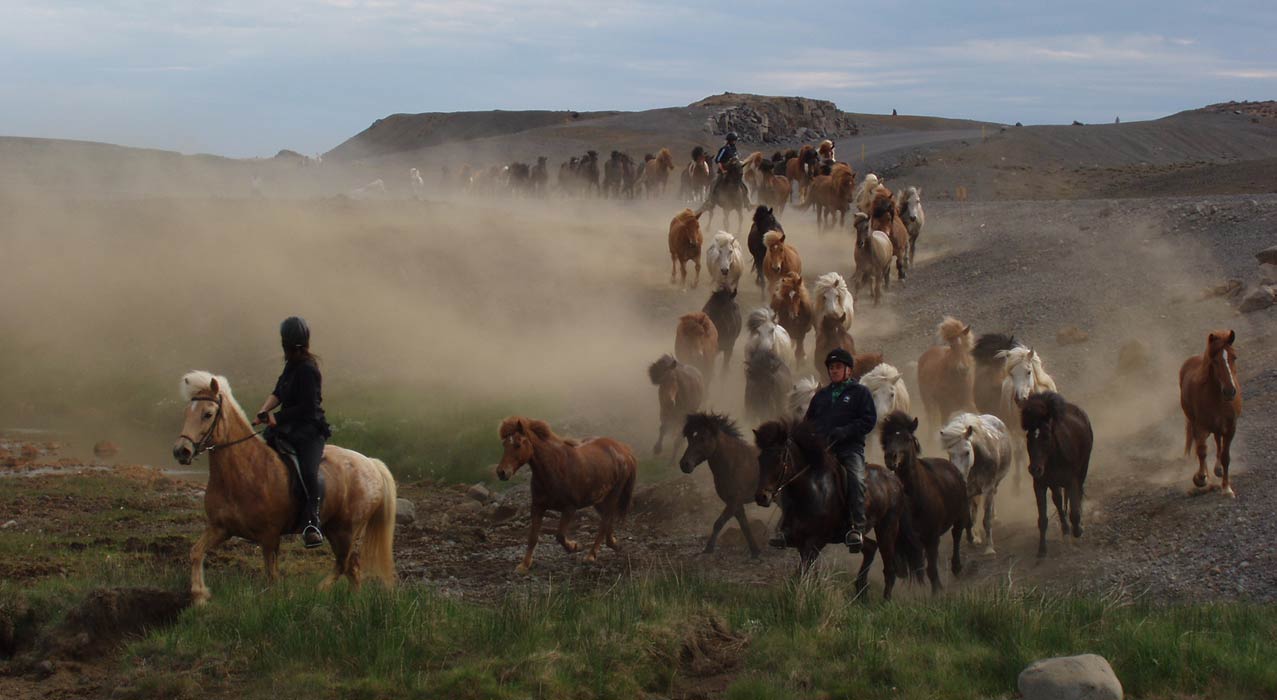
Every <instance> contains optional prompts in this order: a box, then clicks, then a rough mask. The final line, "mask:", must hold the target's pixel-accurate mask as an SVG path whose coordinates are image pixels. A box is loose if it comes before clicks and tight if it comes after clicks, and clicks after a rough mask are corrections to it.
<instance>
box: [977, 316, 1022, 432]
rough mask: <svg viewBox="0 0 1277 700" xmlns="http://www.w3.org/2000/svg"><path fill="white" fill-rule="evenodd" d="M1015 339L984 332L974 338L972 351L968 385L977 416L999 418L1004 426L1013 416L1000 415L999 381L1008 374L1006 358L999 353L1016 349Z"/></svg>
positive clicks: (1000, 392)
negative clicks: (972, 364)
mask: <svg viewBox="0 0 1277 700" xmlns="http://www.w3.org/2000/svg"><path fill="white" fill-rule="evenodd" d="M1018 345H1019V343H1017V342H1016V340H1015V336H1012V335H1005V334H1002V333H985V334H984V335H982V336H980V337H979V338H977V339H976V341H975V345H974V346H973V347H972V348H971V359H972V360H973V361H974V362H975V373H974V375H973V378H972V382H971V385H972V386H971V396H972V400H973V401H974V402H975V408H976V413H987V414H989V415H993V416H997V417H998V418H1001V419H1002V422H1003V423H1007V425H1010V424H1011V423H1010V422H1008V421H1014V420H1015V418H1016V417H1015V416H1006V415H1003V411H1002V410H1001V409H1002V380H1003V379H1004V378H1006V374H1007V360H1006V356H1005V355H1003V356H1001V357H999V356H998V353H1000V352H1003V351H1005V350H1010V349H1011V348H1014V347H1016V346H1018Z"/></svg>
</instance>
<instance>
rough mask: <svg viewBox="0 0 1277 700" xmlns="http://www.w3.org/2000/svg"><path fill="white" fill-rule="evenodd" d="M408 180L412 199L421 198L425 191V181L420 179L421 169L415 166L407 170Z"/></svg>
mask: <svg viewBox="0 0 1277 700" xmlns="http://www.w3.org/2000/svg"><path fill="white" fill-rule="evenodd" d="M408 181H409V183H411V185H412V197H413V199H421V198H422V197H423V196H424V195H425V193H426V181H425V180H423V179H421V171H419V170H417V169H416V168H412V169H411V170H409V171H408Z"/></svg>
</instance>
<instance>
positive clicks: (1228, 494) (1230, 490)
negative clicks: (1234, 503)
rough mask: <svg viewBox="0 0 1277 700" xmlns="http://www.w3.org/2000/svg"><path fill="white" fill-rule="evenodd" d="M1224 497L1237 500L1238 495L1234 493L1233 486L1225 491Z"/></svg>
mask: <svg viewBox="0 0 1277 700" xmlns="http://www.w3.org/2000/svg"><path fill="white" fill-rule="evenodd" d="M1224 495H1225V496H1228V497H1229V498H1237V494H1235V493H1233V487H1232V486H1229V487H1228V488H1226V489H1224Z"/></svg>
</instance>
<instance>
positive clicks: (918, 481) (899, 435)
mask: <svg viewBox="0 0 1277 700" xmlns="http://www.w3.org/2000/svg"><path fill="white" fill-rule="evenodd" d="M879 429H880V430H881V431H882V434H881V435H880V436H879V438H880V440H881V442H882V454H883V456H884V458H885V459H886V462H887V468H888V469H890V470H891V471H893V472H895V473H896V476H898V477H900V481H901V483H903V484H904V490H905V497H906V498H907V499H908V502H909V504H910V509H911V512H912V515H913V527H914V531H915V532H917V533H918V538H919V539H920V540H921V541H922V546H923V548H924V549H926V552H927V578H929V579H931V592H932V593H939V592H940V569H939V566H938V564H937V562H938V561H939V559H940V536H941V535H943V534H944V533H946V532H950V533H952V535H953V559H952V560H951V564H950V570H951V571H952V572H953V575H954V576H955V577H956V576H957V575H958V574H960V573H962V554H961V547H962V533H963V532H966V531H967V530H969V529H971V510H970V508H969V507H968V503H967V486H966V484H965V483H963V480H962V472H960V471H958V468H957V467H955V466H954V465H953V462H950V461H949V460H947V459H938V458H934V457H932V458H927V459H923V458H922V457H921V454H922V445H920V444H918V438H917V436H916V433H917V431H918V419H917V418H913V417H910V416H909V414H907V413H904V412H902V411H895V412H893V413H890V414H888V415H887V417H886V418H884V419H883V420H882V422H881V423H880V424H879Z"/></svg>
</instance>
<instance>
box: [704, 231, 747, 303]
mask: <svg viewBox="0 0 1277 700" xmlns="http://www.w3.org/2000/svg"><path fill="white" fill-rule="evenodd" d="M705 269H707V270H709V274H710V278H711V280H712V281H713V284H714V287H713V288H714V289H716V290H717V289H726V290H727V291H729V292H735V291H736V288H737V286H738V285H739V284H740V276H741V271H742V270H744V269H745V267H744V262H743V257H742V255H741V249H740V241H737V240H736V236H733V235H732V234H730V233H728V232H726V231H719V232H718V233H716V234H714V240H713V241H712V242H710V244H709V247H708V248H706V249H705Z"/></svg>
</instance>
